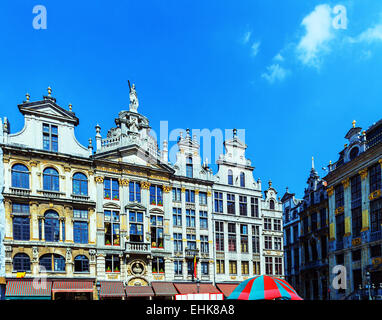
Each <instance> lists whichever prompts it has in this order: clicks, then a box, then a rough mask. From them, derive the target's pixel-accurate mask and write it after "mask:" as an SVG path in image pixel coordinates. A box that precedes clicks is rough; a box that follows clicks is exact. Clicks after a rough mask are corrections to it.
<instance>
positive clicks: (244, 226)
mask: <svg viewBox="0 0 382 320" xmlns="http://www.w3.org/2000/svg"><path fill="white" fill-rule="evenodd" d="M29 98H30V97H29V95H27V98H26V101H24V102H23V103H22V104H20V105H18V108H19V110H20V112H21V113H22V114H23V116H24V119H25V125H24V128H23V129H22V130H21V131H20V132H18V133H13V134H11V133H10V130H9V126H8V127H6V128H4V130H3V132H4V137H3V139H2V143H1V148H2V150H3V153H4V159H3V161H2V162H3V164H4V169H3V170H4V182H5V188H4V192H3V195H4V203H5V240H4V245H5V273H6V274H5V276H6V280H7V292H6V296H7V298H9V299H11V298H17V297H20V296H19V294H20V293H19V292H17V288H18V287H20V286H18V285H17V284H18V283H20V282H22V285H23V286H24V287H26V288H29V289H27V290H26V291H27V292H29V293H30V295H33V296H37V297H39V298H53V299H73V298H75V299H92V298H97V297H101V298H119V299H121V298H122V297H123V298H125V297H128V298H135V297H140V298H149V297H153V296H173V295H174V294H175V293H186V292H192V290H196V285H197V286H198V287H197V288H198V290H202V291H203V290H204V291H206V292H213V290H215V291H219V290H220V291H222V292H227V291H225V290H226V288H228V287H227V286H229V285H232V284H236V283H238V282H239V281H241V280H244V279H246V278H247V277H249V276H252V275H255V274H264V273H267V274H273V275H278V276H283V251H282V210H281V203H280V202H279V200H278V199H277V198H276V195H277V192H276V190H275V189H274V188H273V187H272V185H271V183H269V188H268V189H267V190H266V191H265V197H263V196H262V190H261V181H260V180H258V181H257V182H255V180H254V179H253V167H251V164H250V161H249V160H247V159H246V158H245V149H246V146H245V145H244V144H243V143H242V142H241V141H240V140H239V139H238V138H237V137H236V134H234V137H233V139H232V140H228V141H226V142H225V147H226V154H225V155H222V156H221V158H220V159H219V160H218V165H219V171H218V173H217V174H216V175H215V176H214V175H213V172H212V170H211V169H210V168H209V167H208V165H207V164H206V163H205V162H204V163H203V164H202V160H201V156H200V150H199V149H200V146H199V143H198V141H197V139H196V137H195V136H194V137H191V135H190V130H188V129H187V130H186V135H185V136H184V137H183V136H182V135H181V136H180V138H179V140H178V142H177V145H178V152H177V154H176V161H175V163H174V164H172V163H169V161H168V144H167V142H166V141H164V143H163V147H162V150H159V148H158V145H157V141H156V140H155V139H154V138H153V137H152V135H151V134H150V126H149V121H148V119H147V118H146V117H145V116H143V115H142V114H140V113H138V106H139V103H138V98H137V95H136V91H135V86H134V85H133V86H132V87H131V88H130V105H129V110H123V111H121V112H119V114H118V117H117V118H116V119H115V127H113V128H111V129H109V130H108V131H107V133H106V137H102V134H101V127H100V126H99V125H97V126H96V128H95V129H96V136H95V145H94V146H93V141H92V139H89V145H88V147H85V146H82V145H81V144H80V143H79V142H78V141H77V139H76V138H75V134H74V129H75V127H76V126H77V125H78V124H79V119H78V118H77V117H76V116H75V113H74V112H73V111H72V108H71V106H70V105H69V110H66V109H64V108H62V107H60V106H59V105H58V104H57V103H56V99H55V98H54V97H52V95H51V89H50V88H48V96H44V97H43V100H41V101H35V102H31V101H29ZM93 149H94V150H93ZM238 179H240V183H239V182H238V181H239V180H238ZM228 195H230V196H228ZM231 196H232V197H231ZM232 210H233V211H232ZM0 213H1V211H0ZM265 238H266V241H265V240H264V239H265ZM42 275H44V277H45V280H46V281H47V283H48V284H47V285H46V286H45V287H44V289H41V290H37V292H36V290H35V289H32V284H31V283H32V279H35V278H41V277H42ZM214 285H216V287H217V288H216V287H214ZM219 285H220V287H221V288H219ZM194 286H195V288H194ZM28 290H29V291H28ZM194 292H195V291H194Z"/></svg>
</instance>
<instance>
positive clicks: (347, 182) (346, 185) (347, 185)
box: [341, 178, 350, 189]
mask: <svg viewBox="0 0 382 320" xmlns="http://www.w3.org/2000/svg"><path fill="white" fill-rule="evenodd" d="M341 183H342V185H343V186H344V189H346V188H348V187H349V184H350V179H349V178H347V179H345V180H342V181H341Z"/></svg>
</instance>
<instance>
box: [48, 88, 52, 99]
mask: <svg viewBox="0 0 382 320" xmlns="http://www.w3.org/2000/svg"><path fill="white" fill-rule="evenodd" d="M51 93H52V88H51V87H50V86H49V87H48V96H49V97H50V95H51Z"/></svg>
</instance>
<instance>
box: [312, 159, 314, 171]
mask: <svg viewBox="0 0 382 320" xmlns="http://www.w3.org/2000/svg"><path fill="white" fill-rule="evenodd" d="M312 169H314V157H312Z"/></svg>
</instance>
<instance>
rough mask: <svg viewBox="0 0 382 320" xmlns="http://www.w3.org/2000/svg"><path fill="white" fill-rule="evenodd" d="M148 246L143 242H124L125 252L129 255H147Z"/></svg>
mask: <svg viewBox="0 0 382 320" xmlns="http://www.w3.org/2000/svg"><path fill="white" fill-rule="evenodd" d="M150 247H151V246H150V244H149V243H143V242H126V251H127V252H130V253H149V252H150Z"/></svg>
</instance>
